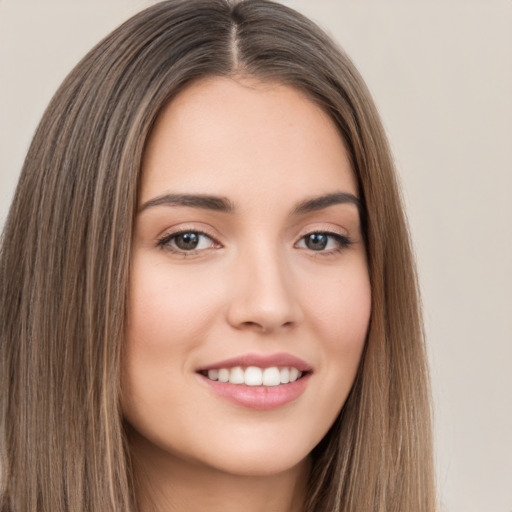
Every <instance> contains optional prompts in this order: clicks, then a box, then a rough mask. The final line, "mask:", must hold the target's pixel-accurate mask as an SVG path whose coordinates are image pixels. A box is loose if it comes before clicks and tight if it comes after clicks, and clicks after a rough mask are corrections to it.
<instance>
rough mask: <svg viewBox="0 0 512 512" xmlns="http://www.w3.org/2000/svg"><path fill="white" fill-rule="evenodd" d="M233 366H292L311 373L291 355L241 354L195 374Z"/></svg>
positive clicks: (305, 364)
mask: <svg viewBox="0 0 512 512" xmlns="http://www.w3.org/2000/svg"><path fill="white" fill-rule="evenodd" d="M235 366H242V367H247V366H258V367H259V368H270V367H271V366H293V367H294V368H297V370H299V371H301V372H308V373H311V371H312V370H313V368H312V366H311V365H310V364H308V363H307V362H306V361H304V360H303V359H300V358H299V357H296V356H292V355H291V354H286V353H279V354H243V355H241V356H237V357H232V358H230V359H224V360H223V361H216V362H215V363H212V364H209V365H207V366H202V367H200V368H198V369H197V370H196V371H197V372H205V371H208V370H218V369H220V368H233V367H235Z"/></svg>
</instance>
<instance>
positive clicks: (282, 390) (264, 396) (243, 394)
mask: <svg viewBox="0 0 512 512" xmlns="http://www.w3.org/2000/svg"><path fill="white" fill-rule="evenodd" d="M199 377H200V378H201V380H202V381H203V382H205V383H206V384H207V385H208V387H209V388H210V389H211V390H212V391H213V392H214V393H215V394H217V395H219V396H221V397H222V398H225V399H226V400H229V401H230V402H232V403H234V404H236V405H240V406H242V407H246V408H249V409H257V410H260V411H268V410H271V409H277V408H278V407H282V406H284V405H286V404H289V403H291V402H293V401H294V400H297V398H299V396H300V395H302V393H303V392H304V390H305V389H306V386H307V384H308V381H309V378H310V374H306V375H303V376H302V377H301V378H300V379H298V380H296V381H295V382H290V383H289V384H280V385H279V386H246V385H244V384H230V383H229V382H219V381H218V380H211V379H209V378H208V377H205V376H204V375H200V374H199Z"/></svg>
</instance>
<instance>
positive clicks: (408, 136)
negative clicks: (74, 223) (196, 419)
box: [0, 0, 512, 512]
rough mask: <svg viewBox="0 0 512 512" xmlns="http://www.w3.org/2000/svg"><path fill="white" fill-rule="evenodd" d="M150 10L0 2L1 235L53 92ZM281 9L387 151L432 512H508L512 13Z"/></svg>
mask: <svg viewBox="0 0 512 512" xmlns="http://www.w3.org/2000/svg"><path fill="white" fill-rule="evenodd" d="M152 3H154V2H153V1H150V0H145V1H144V0H107V1H105V0H102V1H99V0H96V1H92V0H88V1H85V0H61V1H56V0H52V1H50V0H45V1H40V0H0V226H1V225H3V223H4V220H5V217H6V215H7V210H8V207H9V203H10V200H11V198H12V194H13V191H14V187H15V184H16V181H17V177H18V173H19V170H20V168H21V165H22V162H23V158H24V154H25V152H26V150H27V147H28V144H29V141H30V138H31V136H32V134H33V132H34V130H35V127H36V124H37V122H38V121H39V119H40V117H41V115H42V112H43V110H44V108H45V106H46V105H47V103H48V101H49V100H50V97H51V96H52V94H53V92H54V91H55V89H56V88H57V86H58V85H59V83H60V82H61V80H62V79H63V78H64V76H65V75H66V74H67V72H68V71H70V69H71V68H72V66H73V65H74V64H76V62H77V61H78V60H79V58H81V57H82V56H83V55H84V54H85V53H86V51H88V50H89V49H90V48H91V47H92V45H93V44H95V43H96V42H97V41H98V40H99V39H101V38H102V37H103V36H104V35H106V34H107V33H108V32H110V31H111V30H112V29H113V28H115V27H116V26H117V25H118V24H119V23H121V22H122V21H124V20H125V19H126V18H127V17H128V16H129V15H131V14H133V13H135V12H137V11H138V10H140V9H141V8H143V7H145V6H148V5H150V4H152ZM285 3H287V4H288V5H291V6H293V7H295V8H297V9H298V10H300V11H302V12H304V13H305V14H307V15H309V16H310V17H312V18H313V19H314V20H316V21H317V22H318V23H319V24H320V25H322V26H323V27H324V28H326V29H327V30H328V31H329V32H330V33H331V34H332V35H333V36H334V37H335V38H336V39H337V40H338V41H339V42H340V43H341V45H342V46H343V47H344V48H345V49H346V51H347V52H348V53H349V55H350V56H351V57H352V59H353V60H354V62H355V64H356V65H357V67H358V68H359V70H360V71H361V73H362V74H363V76H364V77H365V79H366V81H367V83H368V85H369V87H370V90H371V91H372V93H373V95H374V98H375V100H376V103H377V105H378V107H379V110H380V112H381V114H382V117H383V119H384V124H385V126H386V128H387V131H388V134H389V137H390V141H391V145H392V148H393V151H394V154H395V157H396V161H397V166H398V169H399V172H400V176H401V180H402V184H403V187H404V195H405V199H406V203H407V207H408V213H409V219H410V223H411V229H412V233H413V239H414V242H415V246H416V252H417V256H418V264H419V270H420V277H421V285H422V290H423V299H424V307H425V319H426V327H427V334H428V344H429V350H430V356H431V367H432V376H433V390H434V401H435V413H436V424H435V425H436V460H437V463H436V464H437V474H438V489H439V496H440V500H441V504H442V507H441V510H443V511H444V510H446V511H450V512H512V398H511V395H512V198H511V196H512V1H510V0H445V1H441V0H387V1H386V2H384V1H382V0H314V1H313V0H309V1H307V0H289V1H286V2H285ZM0 286H1V284H0ZM404 512H406V511H404ZM411 512H413V511H411Z"/></svg>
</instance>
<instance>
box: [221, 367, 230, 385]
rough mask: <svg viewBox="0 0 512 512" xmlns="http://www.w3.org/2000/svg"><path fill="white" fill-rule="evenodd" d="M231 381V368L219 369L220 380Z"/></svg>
mask: <svg viewBox="0 0 512 512" xmlns="http://www.w3.org/2000/svg"><path fill="white" fill-rule="evenodd" d="M228 381H229V370H228V369H227V368H221V369H220V370H219V382H228Z"/></svg>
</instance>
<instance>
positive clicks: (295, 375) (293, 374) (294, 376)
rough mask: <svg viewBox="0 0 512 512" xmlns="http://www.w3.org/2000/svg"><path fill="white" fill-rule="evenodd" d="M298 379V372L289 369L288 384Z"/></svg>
mask: <svg viewBox="0 0 512 512" xmlns="http://www.w3.org/2000/svg"><path fill="white" fill-rule="evenodd" d="M298 378H299V370H297V368H290V382H295V381H296V380H297V379H298Z"/></svg>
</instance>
